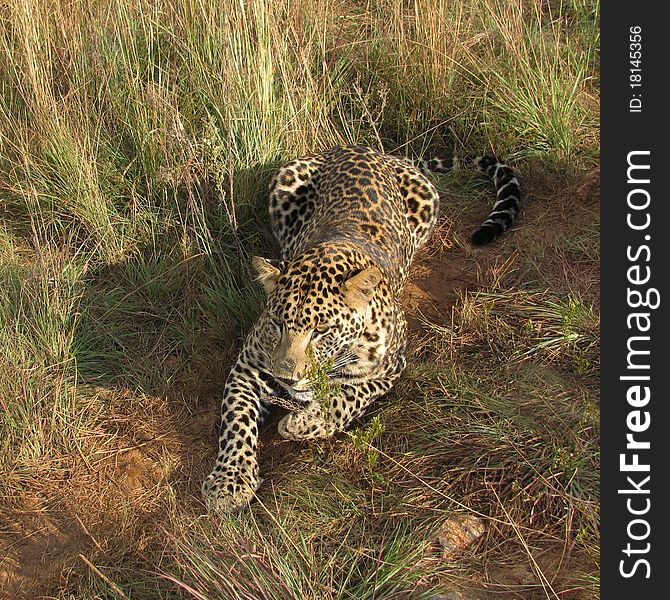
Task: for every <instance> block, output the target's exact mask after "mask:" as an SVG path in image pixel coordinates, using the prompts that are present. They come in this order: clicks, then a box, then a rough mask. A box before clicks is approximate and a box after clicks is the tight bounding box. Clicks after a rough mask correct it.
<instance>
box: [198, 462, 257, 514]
mask: <svg viewBox="0 0 670 600" xmlns="http://www.w3.org/2000/svg"><path fill="white" fill-rule="evenodd" d="M261 483H263V480H262V479H261V478H260V477H258V468H256V469H252V470H249V471H246V470H245V471H244V472H242V471H239V472H238V473H236V474H231V472H230V469H229V470H228V471H224V470H221V471H219V470H217V468H215V469H214V470H213V471H212V472H211V473H210V474H209V475H208V476H207V479H205V481H204V482H203V483H202V495H203V498H204V499H205V503H206V504H207V510H209V511H210V512H226V513H229V512H234V511H236V510H239V509H241V508H244V507H245V506H246V505H247V504H249V502H250V501H251V500H252V498H253V497H254V495H255V492H256V490H257V489H258V488H259V487H260V486H261Z"/></svg>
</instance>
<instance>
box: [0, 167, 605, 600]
mask: <svg viewBox="0 0 670 600" xmlns="http://www.w3.org/2000/svg"><path fill="white" fill-rule="evenodd" d="M524 188H525V190H527V191H525V194H526V196H527V199H526V201H525V205H526V206H525V210H524V215H523V219H522V220H521V221H520V223H519V224H518V226H517V227H516V230H515V232H514V233H513V234H511V235H510V234H508V235H507V236H505V237H504V238H503V239H502V240H500V241H499V242H498V243H496V244H494V245H493V246H491V247H486V248H482V249H474V248H472V247H470V246H469V245H468V244H467V243H464V242H462V240H467V239H468V237H469V233H470V232H471V231H473V230H474V229H475V227H476V225H477V224H478V222H479V221H480V220H481V219H482V216H484V214H485V209H483V210H478V211H476V212H474V211H471V212H465V213H463V214H461V215H459V217H458V220H455V221H453V222H452V221H449V220H447V219H443V220H442V221H441V223H440V225H439V227H438V228H437V231H436V233H435V235H434V236H433V239H432V241H431V243H430V244H429V245H428V247H427V248H425V249H424V250H423V251H422V252H421V254H420V255H419V256H418V257H417V260H416V263H415V265H414V268H413V271H412V274H411V278H410V281H409V282H408V284H407V287H406V289H405V292H404V296H403V299H404V302H405V304H406V306H407V313H408V320H409V324H410V329H411V330H412V331H413V332H414V333H418V332H419V331H420V330H421V320H422V319H423V318H427V319H433V320H434V319H439V318H444V319H445V321H447V320H448V319H449V318H450V314H451V310H452V307H453V306H454V304H455V303H456V301H457V299H458V296H459V294H461V293H463V292H464V291H465V290H474V289H476V288H477V287H480V286H484V285H487V286H490V285H492V284H494V285H499V286H500V287H501V288H502V289H504V288H505V287H509V286H513V285H514V282H515V281H516V280H517V278H520V277H521V275H524V276H528V272H529V270H530V271H532V270H533V265H532V264H530V265H529V264H528V262H527V260H526V259H527V256H528V255H530V254H531V252H532V250H536V249H537V248H538V247H539V246H541V247H542V248H543V249H544V251H545V257H544V259H543V271H542V272H538V273H537V274H536V275H537V276H538V277H542V278H544V283H545V284H546V287H547V288H549V287H552V288H556V289H559V290H560V289H566V290H569V289H580V290H583V287H582V286H583V285H584V282H585V281H586V275H585V273H584V269H585V268H588V269H594V268H596V266H595V265H594V264H593V261H588V260H586V259H584V258H583V257H580V256H579V255H578V253H577V254H575V255H571V256H566V255H565V252H564V251H563V250H561V249H560V246H559V245H558V244H555V243H554V242H555V241H556V240H557V239H563V238H565V237H566V236H570V235H571V234H572V232H574V231H575V226H576V224H579V225H597V222H598V210H599V173H598V172H597V171H594V172H593V173H590V174H588V175H587V176H585V177H584V178H583V179H582V180H580V181H578V182H576V183H571V184H569V185H566V186H564V187H562V188H561V189H558V190H557V186H556V182H555V181H550V180H549V178H548V176H547V175H543V174H542V173H541V171H540V169H538V173H533V172H530V173H529V174H528V175H527V177H526V178H525V183H524ZM446 205H447V207H448V206H449V201H448V199H446ZM447 212H448V211H447ZM454 240H456V242H455V241H454ZM459 240H461V241H459ZM547 257H548V258H549V264H550V266H549V267H548V268H544V267H546V260H547ZM595 280H596V281H597V277H596V278H595ZM593 301H594V303H597V301H598V290H597V289H594V290H593ZM217 368H218V369H221V367H220V366H219V367H217ZM217 392H218V390H217V389H211V388H210V389H207V387H206V386H204V389H203V386H201V384H200V383H196V382H194V385H193V388H192V389H191V390H190V391H189V390H186V391H185V392H184V394H183V395H182V396H176V397H173V398H153V399H150V400H148V401H147V402H146V403H145V404H143V405H142V406H141V407H138V406H131V407H126V408H124V406H125V404H126V403H125V402H124V400H125V398H124V397H131V396H132V391H130V390H125V391H124V390H114V391H110V390H101V391H100V393H101V394H105V395H107V396H114V397H115V398H112V402H111V405H112V406H113V407H115V408H114V409H113V411H112V414H110V415H109V419H108V421H107V422H105V423H104V424H103V426H102V430H101V431H100V432H97V433H98V434H100V435H104V436H106V441H104V442H103V443H102V445H99V443H98V442H95V441H92V442H91V444H93V445H95V444H96V443H98V445H95V447H96V452H95V454H94V459H93V460H89V459H87V460H84V459H83V456H73V457H66V459H64V460H63V461H60V462H59V464H58V467H59V469H60V470H61V471H60V472H63V473H65V474H64V475H62V476H59V477H53V476H51V477H50V478H49V479H52V480H53V481H51V483H50V484H49V485H44V486H42V487H41V488H40V490H39V491H38V492H37V493H28V492H17V497H16V498H14V499H12V500H11V502H8V503H5V502H3V504H5V506H7V505H9V506H10V507H11V509H5V512H4V513H3V514H2V515H0V598H1V597H4V598H36V597H39V595H40V594H44V593H45V592H46V591H47V590H49V589H51V588H52V587H53V586H55V585H58V582H59V580H60V579H61V578H63V577H65V576H66V575H67V574H68V573H69V572H70V571H76V572H80V573H81V572H86V571H87V570H89V569H90V570H93V573H94V575H96V576H99V575H98V574H95V566H94V565H95V562H96V558H97V559H99V560H100V561H102V562H104V561H105V556H106V555H107V553H108V552H110V551H111V552H112V555H113V554H114V552H113V551H114V550H115V549H117V548H119V547H120V548H123V547H124V538H125V539H126V540H127V539H132V540H133V542H132V546H133V547H134V548H142V546H143V545H149V544H155V543H157V536H160V534H159V533H158V531H159V530H160V528H161V527H162V526H163V525H167V524H166V523H165V516H166V510H167V508H166V507H167V506H168V505H169V504H170V502H174V501H176V502H179V503H181V504H182V505H184V506H188V507H191V508H192V509H193V511H194V513H196V514H197V513H201V512H203V510H204V507H203V506H202V504H201V502H200V494H199V483H200V481H201V480H202V478H203V477H204V476H205V474H206V472H207V470H208V467H209V463H210V462H211V457H212V456H213V453H214V448H215V427H216V422H217V419H218V414H217V413H218V402H219V400H218V396H217ZM194 397H195V400H194ZM185 398H188V402H187V401H185ZM114 400H118V402H114ZM194 406H195V407H196V408H193V407H194ZM112 432H113V433H114V435H110V434H111V433H112ZM91 435H92V436H95V435H96V432H92V434H91ZM110 440H111V441H110ZM263 444H264V445H265V446H266V447H267V446H270V448H269V450H270V452H266V453H264V458H263V462H266V463H269V464H267V465H266V466H267V467H270V468H271V467H272V464H273V463H275V461H276V462H277V463H279V462H281V457H282V455H284V454H287V453H289V452H291V448H290V446H289V445H288V444H282V443H278V442H277V441H276V439H275V437H274V436H272V435H270V434H266V435H265V436H264V437H263ZM64 463H65V464H64ZM175 496H176V500H175ZM127 545H128V544H127V542H126V546H127ZM548 560H549V562H551V560H553V559H548ZM98 564H100V563H98ZM548 566H549V567H550V565H548ZM534 569H535V568H534V567H533V568H531V566H529V567H526V566H519V567H509V568H508V567H505V566H504V565H501V567H500V569H499V570H498V571H497V572H496V573H491V574H490V578H491V581H492V583H493V584H496V585H497V584H498V583H501V582H506V583H507V584H515V582H516V583H517V584H518V585H519V586H521V587H523V586H524V585H526V584H528V585H530V583H529V582H531V580H533V581H535V580H534V572H535V571H534ZM535 570H536V569H535ZM517 580H518V581H517ZM543 597H544V596H543Z"/></svg>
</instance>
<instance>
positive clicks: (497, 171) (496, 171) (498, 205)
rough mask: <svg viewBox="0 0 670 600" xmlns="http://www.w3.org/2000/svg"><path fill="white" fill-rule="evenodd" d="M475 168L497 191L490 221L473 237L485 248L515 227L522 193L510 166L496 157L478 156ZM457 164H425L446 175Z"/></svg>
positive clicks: (427, 161) (441, 161)
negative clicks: (488, 179)
mask: <svg viewBox="0 0 670 600" xmlns="http://www.w3.org/2000/svg"><path fill="white" fill-rule="evenodd" d="M469 162H471V164H472V165H473V166H475V167H476V168H478V169H479V170H480V171H483V172H484V173H486V174H487V175H488V176H489V178H490V179H491V181H493V184H494V185H495V189H496V202H495V204H494V205H493V210H492V211H491V213H490V214H489V216H488V217H487V218H486V220H485V221H484V222H483V223H482V224H481V225H480V226H479V228H478V229H477V231H475V232H474V233H473V234H472V239H471V241H472V244H473V245H474V246H483V245H485V244H490V243H491V242H493V241H494V240H496V239H498V238H499V237H500V236H501V235H502V234H503V233H505V231H507V230H508V229H509V228H510V227H511V226H512V225H513V224H514V220H515V219H516V218H517V216H518V215H519V213H520V212H521V190H520V188H519V180H518V179H517V177H516V175H515V174H514V171H512V168H511V167H510V166H509V165H506V164H505V163H502V162H500V161H499V160H498V159H497V158H495V157H493V156H478V157H477V158H474V159H472V160H471V161H469ZM452 165H453V160H452V159H449V158H437V157H433V158H428V159H424V160H423V161H422V167H423V169H424V170H426V171H433V172H435V173H446V172H447V171H449V170H450V169H451V167H452Z"/></svg>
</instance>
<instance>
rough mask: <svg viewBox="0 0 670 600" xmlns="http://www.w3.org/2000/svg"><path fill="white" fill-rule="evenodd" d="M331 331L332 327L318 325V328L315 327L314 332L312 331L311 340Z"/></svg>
mask: <svg viewBox="0 0 670 600" xmlns="http://www.w3.org/2000/svg"><path fill="white" fill-rule="evenodd" d="M331 329H332V327H328V326H325V325H320V326H319V327H315V328H314V330H313V331H312V338H315V337H320V336H322V335H325V334H326V333H328V332H329V331H330V330H331Z"/></svg>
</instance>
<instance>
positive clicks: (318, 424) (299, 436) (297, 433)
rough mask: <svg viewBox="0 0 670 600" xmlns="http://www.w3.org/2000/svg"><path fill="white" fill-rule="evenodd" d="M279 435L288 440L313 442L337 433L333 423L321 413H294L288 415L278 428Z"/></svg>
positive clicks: (305, 411)
mask: <svg viewBox="0 0 670 600" xmlns="http://www.w3.org/2000/svg"><path fill="white" fill-rule="evenodd" d="M277 429H278V430H279V435H281V436H282V437H284V438H286V439H288V440H311V439H314V438H322V437H330V436H331V435H333V434H334V433H335V426H334V425H333V423H332V422H331V421H329V420H327V419H325V418H324V417H323V416H322V415H321V414H320V413H319V414H315V413H314V412H313V411H307V410H304V411H300V412H292V413H289V414H288V415H286V416H285V417H284V418H283V419H282V420H281V421H279V425H278V426H277Z"/></svg>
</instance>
